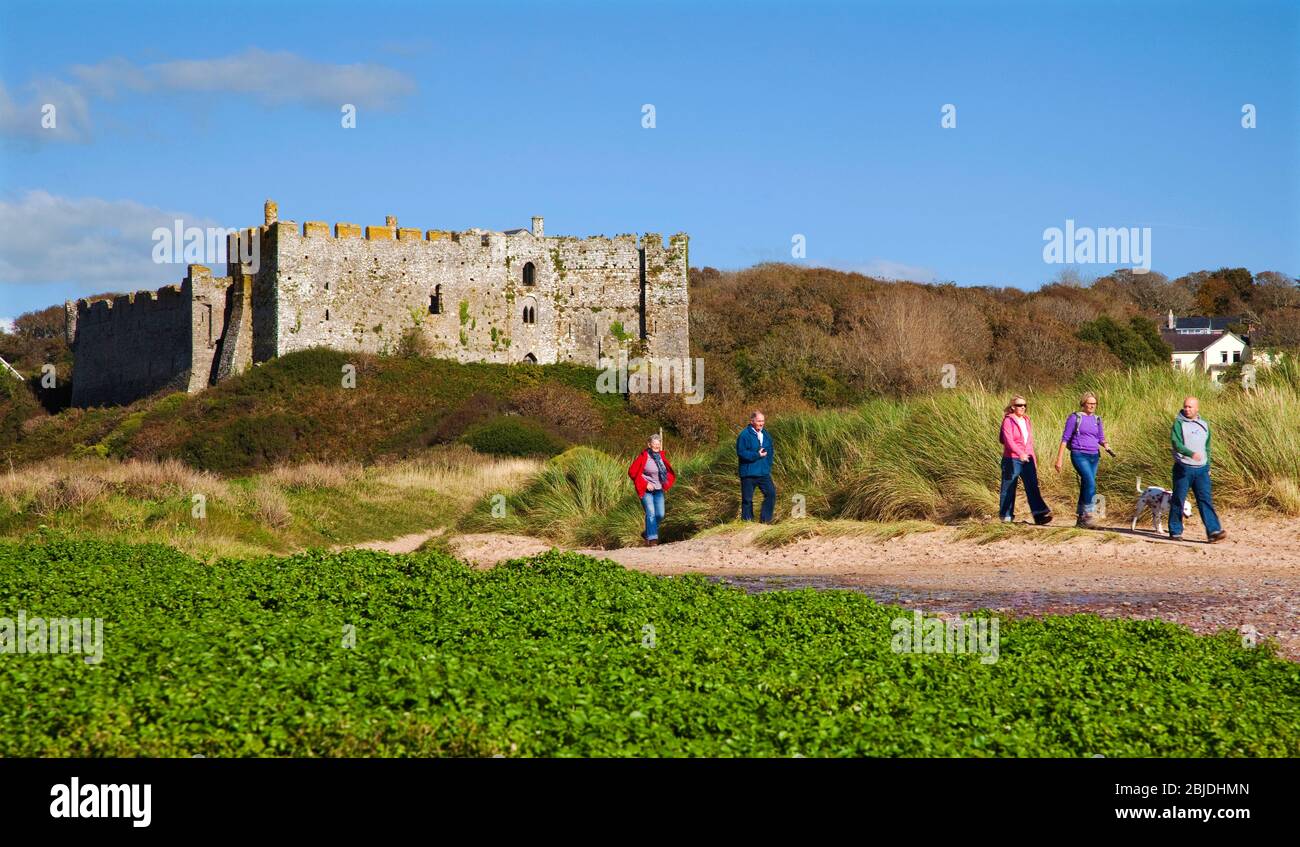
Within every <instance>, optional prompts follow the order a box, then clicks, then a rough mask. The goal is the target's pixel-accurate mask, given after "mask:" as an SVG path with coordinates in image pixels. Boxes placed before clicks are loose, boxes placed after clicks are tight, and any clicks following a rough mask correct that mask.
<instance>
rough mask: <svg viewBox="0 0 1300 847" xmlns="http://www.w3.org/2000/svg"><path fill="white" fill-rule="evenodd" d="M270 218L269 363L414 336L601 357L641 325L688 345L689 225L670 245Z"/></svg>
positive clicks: (470, 357) (652, 337) (437, 350)
mask: <svg viewBox="0 0 1300 847" xmlns="http://www.w3.org/2000/svg"><path fill="white" fill-rule="evenodd" d="M268 229H269V233H268V234H269V252H268V253H267V254H265V255H268V256H271V257H273V258H272V260H271V262H270V263H269V265H268V266H267V267H266V268H264V273H263V274H261V275H259V280H260V282H259V287H260V289H261V292H260V294H259V295H256V296H255V298H254V299H255V304H254V312H256V311H257V310H258V309H259V307H268V306H271V304H272V303H273V304H274V306H273V307H272V308H274V311H275V314H276V318H277V319H276V321H275V322H274V325H273V326H270V327H267V328H266V329H267V331H269V332H273V333H274V334H275V340H274V343H271V342H270V341H269V340H267V342H266V347H265V348H264V349H263V348H262V347H261V346H260V345H259V350H258V353H257V354H256V358H257V359H259V360H261V359H263V358H267V357H269V356H270V355H283V354H285V353H288V352H291V351H293V350H301V349H305V348H308V347H315V346H327V347H333V348H336V349H351V350H361V351H365V352H372V353H382V352H393V351H396V350H397V349H399V348H400V346H401V345H402V343H403V337H404V336H405V335H407V334H412V333H414V334H418V335H420V336H422V337H423V339H424V340H425V342H426V343H427V346H428V348H429V349H431V350H432V351H433V353H434V355H437V356H442V357H446V358H451V359H456V360H458V361H462V362H467V361H476V362H484V361H486V362H501V363H509V362H521V361H536V362H541V363H552V362H566V361H567V362H579V363H582V364H587V365H595V364H596V363H597V360H598V358H599V357H600V356H602V355H612V351H613V350H616V349H617V347H618V346H619V344H628V343H631V342H635V341H637V340H638V339H640V338H641V337H642V336H643V334H644V336H645V337H646V344H647V348H648V349H650V350H651V351H653V352H656V353H657V354H659V355H665V356H668V355H678V356H683V357H684V356H686V355H687V352H688V351H687V338H688V336H687V321H686V312H687V301H686V237H685V236H675V237H674V239H673V241H672V242H671V243H670V245H669V246H667V247H665V246H664V244H663V241H662V239H661V238H660V237H659V236H657V235H647V236H644V237H643V238H642V240H641V243H640V244H638V242H637V240H636V238H635V236H631V235H625V236H619V237H617V238H612V239H610V238H588V239H578V238H572V237H559V238H548V237H545V236H543V237H536V236H534V235H533V234H532V233H530V232H528V231H516V232H513V233H490V232H482V231H474V230H470V231H467V232H446V231H442V230H428V231H422V230H418V229H408V228H399V227H396V226H382V227H378V226H369V227H365V229H364V232H363V230H362V228H361V227H359V226H356V225H353V224H343V223H340V224H336V225H335V226H334V227H333V228H332V229H331V227H330V226H329V225H328V224H326V223H321V222H308V223H306V224H304V225H303V227H302V229H301V230H299V228H298V227H297V225H295V224H293V223H291V222H276V223H274V224H271V225H270V226H269V227H268ZM643 250H644V251H645V255H646V261H645V262H644V263H643V261H642V251H643ZM643 265H644V267H645V269H646V272H647V274H648V276H647V278H646V284H645V285H644V286H643V284H642V269H643ZM651 271H653V273H650V272H651ZM643 288H644V289H645V290H644V291H643ZM643 298H644V299H645V301H646V310H647V318H648V320H646V321H645V322H643V321H642V301H643ZM643 327H644V332H643Z"/></svg>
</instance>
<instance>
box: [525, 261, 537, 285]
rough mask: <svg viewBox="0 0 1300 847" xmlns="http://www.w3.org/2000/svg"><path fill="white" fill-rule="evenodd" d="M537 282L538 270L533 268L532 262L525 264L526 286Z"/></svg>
mask: <svg viewBox="0 0 1300 847" xmlns="http://www.w3.org/2000/svg"><path fill="white" fill-rule="evenodd" d="M535 282H537V268H535V267H533V263H532V262H525V263H524V285H532V284H533V283H535Z"/></svg>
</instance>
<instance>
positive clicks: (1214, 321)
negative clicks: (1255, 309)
mask: <svg viewBox="0 0 1300 847" xmlns="http://www.w3.org/2000/svg"><path fill="white" fill-rule="evenodd" d="M1240 320H1241V319H1240V318H1202V317H1191V318H1174V326H1176V327H1178V328H1179V329H1212V330H1227V328H1228V324H1233V323H1237V322H1239V321H1240Z"/></svg>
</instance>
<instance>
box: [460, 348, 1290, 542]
mask: <svg viewBox="0 0 1300 847" xmlns="http://www.w3.org/2000/svg"><path fill="white" fill-rule="evenodd" d="M1085 390H1088V391H1093V392H1095V393H1096V394H1097V395H1098V397H1099V399H1100V402H1099V409H1098V411H1099V414H1100V415H1101V417H1102V420H1103V421H1104V423H1105V426H1106V433H1107V436H1108V438H1109V440H1110V442H1111V444H1112V446H1113V447H1114V449H1115V451H1116V454H1117V455H1116V457H1115V458H1111V457H1110V456H1107V455H1104V454H1103V456H1102V461H1101V467H1100V470H1099V477H1098V490H1099V492H1100V493H1101V494H1103V495H1105V497H1106V500H1107V506H1108V509H1107V511H1108V513H1109V514H1111V515H1126V514H1129V513H1130V510H1131V507H1132V503H1133V502H1134V499H1135V496H1136V491H1135V488H1136V486H1137V480H1138V478H1141V480H1142V484H1143V485H1144V486H1145V485H1163V486H1168V485H1169V484H1170V468H1171V466H1172V458H1171V454H1170V448H1169V431H1170V428H1171V425H1172V422H1173V418H1174V416H1175V415H1176V414H1177V412H1178V410H1179V409H1180V408H1181V406H1182V400H1183V398H1184V397H1185V396H1187V395H1189V394H1194V395H1196V396H1198V397H1200V398H1201V413H1202V415H1203V416H1204V417H1205V418H1206V419H1207V420H1209V421H1210V423H1211V426H1212V427H1213V433H1214V435H1213V442H1212V443H1213V448H1212V449H1213V479H1214V492H1215V499H1216V503H1218V504H1220V505H1223V506H1226V507H1228V508H1250V507H1257V506H1262V507H1265V508H1268V509H1271V510H1274V511H1277V512H1281V513H1283V514H1287V515H1300V367H1297V366H1296V365H1295V364H1294V363H1291V364H1289V365H1287V366H1284V367H1281V368H1276V369H1274V370H1272V371H1261V373H1260V379H1259V381H1258V385H1257V386H1256V387H1255V388H1254V389H1252V390H1249V391H1246V390H1243V389H1241V388H1240V387H1239V386H1236V385H1231V386H1228V387H1223V386H1219V385H1215V384H1213V383H1211V382H1210V381H1209V380H1208V379H1207V378H1205V377H1204V376H1202V375H1197V374H1188V373H1182V372H1177V371H1173V370H1172V369H1169V370H1166V369H1163V368H1155V369H1145V370H1134V371H1129V372H1110V373H1106V374H1102V375H1099V376H1096V377H1091V378H1088V379H1084V380H1080V381H1079V382H1078V383H1077V384H1075V385H1071V386H1067V387H1064V388H1058V389H1054V390H1051V391H1045V392H1031V393H1028V394H1027V395H1026V399H1027V400H1028V402H1029V413H1030V417H1031V420H1032V421H1033V423H1034V441H1035V449H1036V453H1037V455H1038V457H1039V464H1040V477H1041V480H1042V486H1043V491H1044V495H1045V496H1046V497H1047V498H1048V500H1049V502H1050V503H1051V504H1052V506H1053V508H1054V509H1055V510H1056V511H1057V512H1058V514H1061V515H1066V516H1068V515H1071V514H1073V512H1074V506H1075V500H1076V498H1077V496H1078V495H1077V492H1078V478H1077V476H1076V475H1075V472H1074V470H1073V468H1072V467H1071V466H1070V463H1069V456H1068V455H1067V456H1066V457H1065V460H1064V462H1063V467H1062V471H1061V473H1059V474H1058V473H1056V472H1054V471H1053V470H1052V467H1051V465H1052V463H1053V461H1054V460H1055V458H1056V452H1057V449H1058V445H1059V444H1060V439H1061V431H1062V429H1063V427H1064V424H1065V419H1066V417H1067V416H1068V415H1069V414H1070V412H1072V411H1074V410H1076V409H1077V408H1078V402H1079V396H1080V394H1082V392H1083V391H1085ZM1007 400H1008V398H1007V397H1005V396H1002V395H994V394H992V393H990V392H989V391H987V390H985V389H983V388H982V387H979V386H974V387H970V388H956V389H951V390H947V391H940V392H936V393H933V394H929V395H925V396H921V397H913V398H909V399H903V400H890V399H879V400H872V401H869V402H867V403H865V404H863V405H861V406H858V407H855V408H852V409H847V410H836V411H823V412H815V413H805V414H797V415H789V416H785V415H782V414H781V410H780V409H765V410H764V411H765V412H766V413H767V418H768V422H769V425H768V427H769V430H770V431H771V433H772V436H773V438H774V442H775V467H774V472H773V477H774V480H775V482H776V485H777V489H778V491H779V503H778V508H777V517H778V518H784V517H788V516H789V515H790V513H791V505H792V504H793V503H794V502H795V501H794V497H795V496H796V495H799V496H801V497H802V498H803V504H804V508H805V512H806V515H807V516H808V517H810V518H822V519H851V520H866V521H890V522H892V521H904V520H926V521H941V522H951V521H957V520H961V519H963V518H970V517H982V516H991V515H995V514H996V513H997V494H998V481H999V465H1000V461H1001V455H1002V448H1001V445H1000V444H999V443H998V438H997V433H998V427H999V425H1000V423H1001V419H1002V412H1003V408H1004V406H1005V404H1006V402H1007ZM630 461H631V457H630V456H626V457H612V456H609V455H607V454H604V453H601V452H600V451H597V450H593V449H590V448H580V449H575V450H571V451H569V452H568V453H565V454H563V455H561V456H559V457H557V458H556V459H554V460H552V462H550V463H548V464H547V465H546V466H544V467H543V470H542V471H541V472H540V474H539V475H537V476H536V477H534V478H533V479H532V480H531V481H530V482H529V483H528V484H527V485H526V486H525V487H524V488H523V489H522V490H521V491H519V492H516V493H515V494H513V495H511V496H510V498H509V500H508V504H507V510H506V512H507V514H506V516H505V517H502V518H493V517H491V513H490V511H489V510H488V508H487V504H486V503H480V504H479V506H478V507H476V508H475V509H474V510H473V511H472V512H471V513H470V516H469V518H468V522H467V523H466V526H467V527H469V528H475V529H489V528H490V529H493V530H495V531H504V532H521V533H531V534H536V535H541V536H543V537H546V538H550V539H552V540H555V541H559V542H562V543H568V544H581V545H592V546H603V547H613V546H621V545H625V544H630V543H636V542H637V541H639V536H640V532H641V527H642V518H641V512H640V506H639V504H638V503H637V501H636V499H635V497H634V496H633V494H632V486H631V482H630V481H629V480H628V478H627V472H626V468H627V465H628V463H629V462H630ZM677 470H678V473H679V482H678V485H677V487H675V488H674V489H673V491H671V492H670V493H669V495H668V504H667V520H666V522H665V532H664V536H665V537H670V538H671V537H682V536H685V535H689V534H691V533H693V532H696V531H699V530H701V529H704V528H707V527H710V526H715V525H718V524H723V523H726V522H728V521H731V520H734V519H735V517H736V515H737V511H738V509H739V502H738V501H739V492H738V484H737V480H736V456H735V450H734V445H733V444H732V443H731V441H730V440H727V441H726V442H724V443H722V444H719V445H718V446H717V447H716V448H714V449H712V450H709V451H704V452H700V453H696V454H694V455H692V456H689V457H685V458H681V459H679V461H678V463H677ZM1019 511H1020V512H1021V513H1022V514H1023V513H1027V510H1026V509H1025V507H1024V506H1023V495H1022V505H1021V506H1020V507H1019Z"/></svg>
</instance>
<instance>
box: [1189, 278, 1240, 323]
mask: <svg viewBox="0 0 1300 847" xmlns="http://www.w3.org/2000/svg"><path fill="white" fill-rule="evenodd" d="M1242 305H1243V304H1242V302H1241V299H1240V298H1239V297H1238V296H1237V290H1236V289H1235V288H1234V287H1233V285H1232V283H1230V282H1228V280H1226V279H1224V278H1223V277H1221V276H1217V275H1216V276H1212V277H1210V278H1209V279H1207V280H1205V281H1204V282H1202V283H1201V286H1200V288H1197V289H1196V308H1197V309H1198V310H1200V312H1201V313H1202V314H1204V315H1206V316H1210V317H1213V316H1215V315H1234V314H1237V313H1238V312H1240V311H1241V310H1242Z"/></svg>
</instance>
